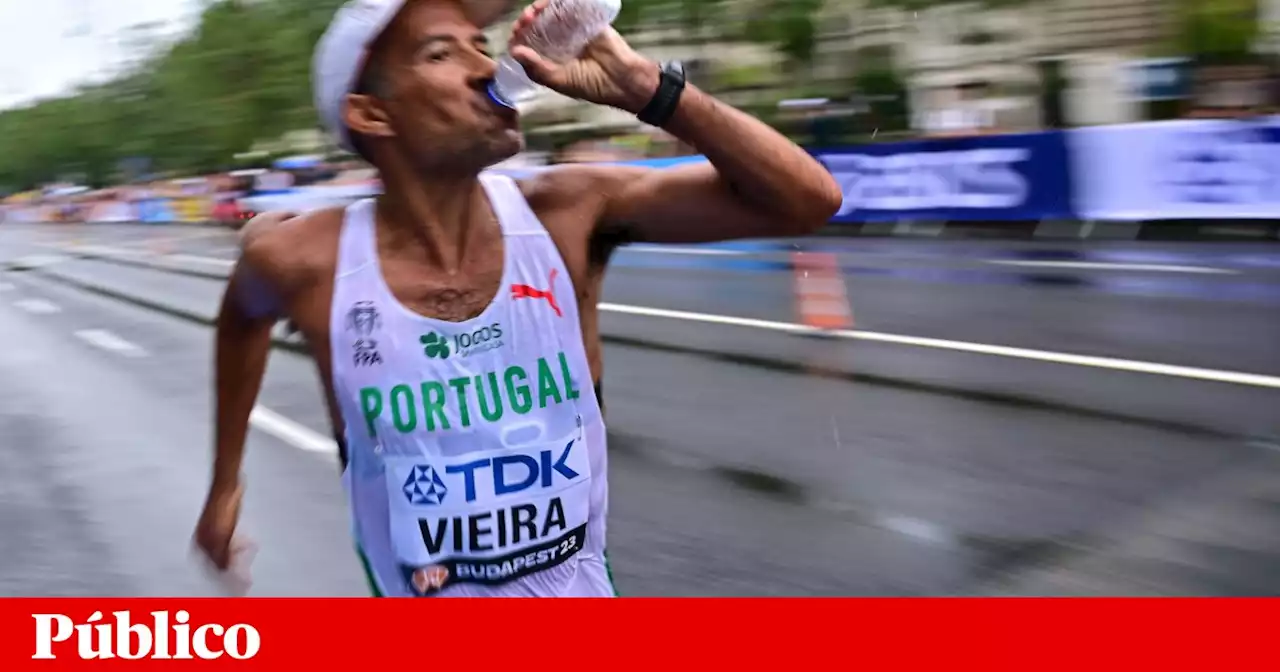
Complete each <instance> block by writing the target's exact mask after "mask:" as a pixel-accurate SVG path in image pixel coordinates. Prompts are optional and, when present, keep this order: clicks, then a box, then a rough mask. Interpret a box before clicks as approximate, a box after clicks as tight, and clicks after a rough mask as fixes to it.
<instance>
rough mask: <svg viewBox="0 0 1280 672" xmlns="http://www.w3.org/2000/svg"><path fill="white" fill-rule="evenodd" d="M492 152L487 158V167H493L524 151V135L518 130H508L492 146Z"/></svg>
mask: <svg viewBox="0 0 1280 672" xmlns="http://www.w3.org/2000/svg"><path fill="white" fill-rule="evenodd" d="M491 149H492V151H491V152H490V154H489V156H488V157H487V159H488V161H487V163H486V165H489V166H492V165H494V164H496V163H502V162H503V161H506V160H507V159H509V158H511V157H513V156H515V155H516V154H519V153H520V152H523V151H524V134H523V133H521V132H520V131H518V130H507V131H504V132H503V133H502V135H501V136H499V137H498V138H497V141H496V142H494V143H493V145H491Z"/></svg>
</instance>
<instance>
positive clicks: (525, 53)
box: [511, 45, 560, 87]
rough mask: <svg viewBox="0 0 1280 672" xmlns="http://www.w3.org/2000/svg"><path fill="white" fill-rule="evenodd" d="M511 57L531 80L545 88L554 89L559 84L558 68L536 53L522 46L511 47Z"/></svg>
mask: <svg viewBox="0 0 1280 672" xmlns="http://www.w3.org/2000/svg"><path fill="white" fill-rule="evenodd" d="M511 57H512V58H514V59H516V62H517V63H519V64H520V65H521V66H522V67H524V71H525V73H526V74H528V75H529V77H530V78H531V79H533V80H534V81H536V82H538V83H539V84H543V85H545V86H552V87H554V86H555V85H556V84H558V83H559V82H560V66H558V65H556V64H555V63H552V62H551V61H549V60H547V59H545V58H543V57H542V56H541V55H539V54H538V52H536V51H534V50H533V49H531V48H529V47H526V46H524V45H517V46H513V47H511Z"/></svg>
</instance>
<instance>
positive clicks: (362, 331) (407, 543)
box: [330, 174, 616, 597]
mask: <svg viewBox="0 0 1280 672" xmlns="http://www.w3.org/2000/svg"><path fill="white" fill-rule="evenodd" d="M481 183H482V184H483V185H484V189H485V191H486V193H487V194H488V196H489V200H490V202H491V204H492V206H493V210H494V212H495V213H496V214H497V216H498V222H499V223H500V225H501V227H502V236H503V250H504V252H503V254H504V265H503V278H502V285H501V287H500V288H499V291H498V294H497V296H495V297H494V298H493V301H492V303H490V304H489V306H488V307H487V308H486V309H485V310H484V312H483V313H481V314H480V316H479V317H476V318H475V319H472V320H467V321H466V322H446V321H443V320H436V319H431V318H428V317H423V316H421V315H418V314H417V313H415V312H413V311H411V310H409V309H408V308H407V307H405V306H403V305H402V304H400V303H399V302H398V301H397V300H396V299H395V297H394V296H392V294H391V291H390V289H389V288H388V287H387V284H386V282H385V281H384V279H383V275H382V270H381V268H380V266H379V263H378V255H377V245H376V242H375V237H376V233H375V227H374V217H373V212H374V201H373V200H364V201H360V202H358V203H355V204H353V205H351V206H350V207H348V208H347V211H346V215H345V221H344V223H343V226H342V234H341V238H340V243H339V249H338V265H337V270H336V276H335V281H334V288H333V304H332V306H331V309H330V334H331V341H332V343H331V348H332V353H331V354H332V357H333V387H334V393H335V396H336V398H337V401H338V404H339V406H340V408H341V413H342V419H343V422H344V424H345V425H346V428H345V436H346V445H347V465H346V468H345V471H344V472H343V484H344V486H345V488H346V490H347V494H348V497H349V500H350V505H351V513H352V517H351V518H352V532H353V534H354V536H355V539H356V543H357V545H358V548H359V550H360V552H361V556H362V560H363V561H364V563H365V566H366V570H367V571H368V574H369V580H370V582H371V583H372V584H373V586H372V587H373V589H374V592H375V594H379V595H386V596H396V597H408V596H459V597H461V596H530V597H532V596H574V597H592V596H600V597H606V596H614V595H615V594H616V593H615V591H614V588H613V583H612V580H611V577H610V575H609V571H608V567H607V565H606V559H605V554H604V551H605V518H606V516H607V514H608V483H607V480H606V477H607V463H606V456H605V427H604V419H603V417H602V416H601V413H600V405H599V402H598V400H597V399H596V394H595V390H594V388H593V387H592V384H591V371H590V368H589V366H588V363H587V355H586V350H585V348H584V347H583V344H582V327H581V322H580V321H579V319H578V303H577V298H576V294H575V292H574V287H573V282H572V280H571V279H570V276H569V273H568V272H567V270H566V269H565V266H564V262H563V260H562V259H561V257H560V253H559V251H558V250H557V249H556V246H555V243H554V242H553V241H552V239H551V237H550V236H549V235H548V234H547V231H546V229H545V228H543V226H542V222H540V221H539V220H538V218H537V216H536V215H535V214H534V213H533V211H532V210H531V209H530V208H529V205H528V203H527V202H526V201H525V199H524V196H523V195H522V194H521V193H520V189H519V187H518V185H517V184H516V183H515V181H514V180H512V179H511V178H509V177H505V176H499V175H488V174H486V175H483V176H481Z"/></svg>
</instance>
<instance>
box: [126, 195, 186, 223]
mask: <svg viewBox="0 0 1280 672" xmlns="http://www.w3.org/2000/svg"><path fill="white" fill-rule="evenodd" d="M134 208H135V211H136V212H137V215H138V221H140V222H148V223H152V224H160V223H166V222H172V221H175V219H176V218H175V217H174V212H173V207H172V204H171V203H170V202H169V199H167V198H150V199H146V200H142V201H138V202H137V203H136V204H134Z"/></svg>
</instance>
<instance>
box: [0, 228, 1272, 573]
mask: <svg viewBox="0 0 1280 672" xmlns="http://www.w3.org/2000/svg"><path fill="white" fill-rule="evenodd" d="M800 244H805V245H809V246H821V247H822V248H823V251H826V252H830V253H831V254H834V255H835V256H836V258H837V259H838V261H839V264H840V266H841V268H842V269H843V271H844V274H845V277H846V278H847V281H848V289H849V296H850V300H851V302H852V305H853V308H854V316H855V328H854V329H853V330H851V331H850V332H848V333H847V334H846V336H841V337H836V338H831V339H815V338H812V337H808V336H803V335H796V334H793V333H788V332H786V331H785V330H781V329H780V328H777V327H776V325H778V324H786V323H790V322H792V321H794V320H795V316H794V309H793V302H792V298H791V291H792V284H791V273H790V271H789V270H788V266H787V264H788V262H789V260H790V254H791V252H792V251H793V250H794V249H795V248H794V246H795V243H770V244H752V245H747V244H741V245H729V246H716V247H680V248H666V249H665V250H664V249H656V248H640V249H635V250H628V251H623V252H620V253H619V254H618V256H617V258H616V259H615V264H614V267H613V269H612V270H611V271H610V276H609V279H608V284H607V289H606V297H605V299H606V301H608V302H609V304H610V305H611V306H613V309H611V310H610V311H606V312H605V314H604V331H605V334H606V336H607V338H608V341H607V345H606V369H607V374H606V378H605V394H606V399H607V401H608V405H609V417H608V421H609V427H610V450H611V458H610V459H611V464H610V482H611V486H612V508H611V512H610V537H609V542H610V556H611V559H612V561H613V564H614V568H615V572H616V578H617V582H618V586H619V589H620V590H621V592H622V593H623V594H624V595H925V594H971V593H977V594H990V593H995V594H1004V593H1012V594H1042V593H1054V594H1097V593H1123V594H1146V593H1154V594H1171V593H1172V594H1232V595H1235V594H1271V595H1275V594H1280V579H1278V578H1277V577H1276V575H1275V573H1274V571H1269V570H1268V569H1267V567H1274V566H1275V562H1277V560H1278V559H1280V543H1278V542H1277V537H1278V536H1280V535H1275V534H1274V530H1276V529H1280V485H1277V484H1280V448H1278V446H1280V441H1277V437H1280V417H1277V416H1280V414H1277V413H1275V409H1276V408H1280V310H1277V309H1276V307H1277V305H1276V304H1277V303H1280V300H1278V297H1280V255H1278V252H1277V250H1276V249H1275V248H1274V247H1267V246H1265V245H1262V246H1247V245H1245V246H1241V245H1229V246H1177V245H1164V246H1156V245H1138V244H1117V245H1102V244H1094V243H1091V244H1089V245H1074V246H1073V245H1069V244H1061V243H1056V244H1048V245H1044V244H1032V243H1024V244H1009V243H965V242H958V241H871V242H868V241H830V240H821V241H811V242H808V243H800ZM130 250H132V251H133V253H132V254H130V253H129V251H130ZM86 255H88V256H91V257H94V258H86ZM234 257H235V245H234V237H233V236H232V235H230V234H228V233H226V232H222V231H219V230H216V229H206V228H185V227H174V226H166V227H146V226H92V227H83V226H81V227H58V226H13V225H4V226H0V264H3V265H4V267H5V268H8V269H9V270H8V271H5V272H3V273H0V375H3V376H4V377H5V380H6V383H7V384H6V385H4V386H0V395H2V396H0V432H3V436H5V437H6V438H7V439H8V440H7V441H6V442H5V447H4V450H5V451H6V452H7V454H6V458H7V459H6V463H7V465H8V468H6V469H5V470H3V471H0V534H4V535H5V539H6V542H5V544H4V545H3V547H0V594H12V595H108V594H112V595H203V594H213V593H215V591H216V586H215V585H214V584H213V583H211V582H210V581H209V579H208V578H207V576H205V575H204V573H203V572H202V571H201V568H200V566H199V564H198V563H196V562H195V561H194V560H193V558H192V557H191V555H190V552H189V537H190V531H191V526H192V523H193V521H194V519H195V516H196V514H197V512H198V511H199V507H200V504H201V499H202V497H203V494H204V490H205V486H206V484H207V478H208V463H209V452H210V447H209V436H210V420H209V418H210V410H211V407H210V392H209V391H210V385H209V380H210V359H211V335H212V332H211V330H210V328H209V327H208V325H207V324H204V323H202V322H201V318H202V317H203V319H205V320H207V318H208V317H209V316H210V315H212V312H213V310H214V308H215V307H216V302H217V300H218V297H219V292H220V291H221V282H220V281H219V280H218V279H217V276H218V275H219V273H225V271H226V267H227V264H228V263H229V262H230V261H231V260H233V259H234ZM219 260H221V261H219ZM124 262H128V263H124ZM155 264H163V265H167V266H168V269H167V270H159V269H157V268H155V267H148V266H154V265H155ZM176 270H183V271H187V272H185V273H178V272H175V271H176ZM202 276H207V277H202ZM122 299H129V300H122ZM140 304H141V305H140ZM674 311H678V312H674ZM707 316H710V317H711V318H714V319H708V317H707ZM726 317H727V318H732V319H728V321H725V320H724V319H720V318H726ZM717 320H718V321H717ZM734 320H737V321H734ZM748 320H755V322H750V321H748ZM770 325H774V326H770ZM259 404H260V407H259V412H258V414H257V415H255V422H254V428H255V431H253V432H252V436H251V440H250V446H249V451H248V458H247V459H248V463H247V465H246V469H245V472H246V474H247V480H248V496H247V501H246V510H245V514H244V516H245V526H246V528H247V530H248V531H249V532H250V533H251V534H252V535H253V536H254V537H255V538H257V539H258V541H259V544H260V547H261V548H260V551H259V554H258V557H257V559H256V562H255V576H256V583H255V588H254V593H253V594H255V595H362V594H366V589H365V586H364V585H363V583H362V580H361V574H360V572H359V569H358V565H357V564H356V561H355V557H354V554H353V552H352V547H351V542H350V539H349V537H348V534H347V522H346V514H345V509H344V500H343V495H342V492H341V489H340V486H339V483H338V480H337V473H338V467H337V463H336V460H335V459H334V457H333V455H332V453H331V452H329V451H327V450H326V443H325V439H324V437H325V436H327V435H328V434H329V432H328V429H327V427H326V426H325V416H324V413H323V410H322V408H321V405H320V400H319V394H318V391H317V387H316V374H315V372H314V369H313V367H312V365H311V364H310V363H309V362H308V361H307V360H305V359H304V358H303V357H302V356H300V355H298V354H296V353H294V352H291V351H288V350H287V349H278V350H277V351H276V352H275V353H274V354H273V357H272V360H271V365H270V371H269V374H268V380H267V383H266V386H265V388H264V390H263V393H262V395H261V397H260V399H259Z"/></svg>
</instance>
